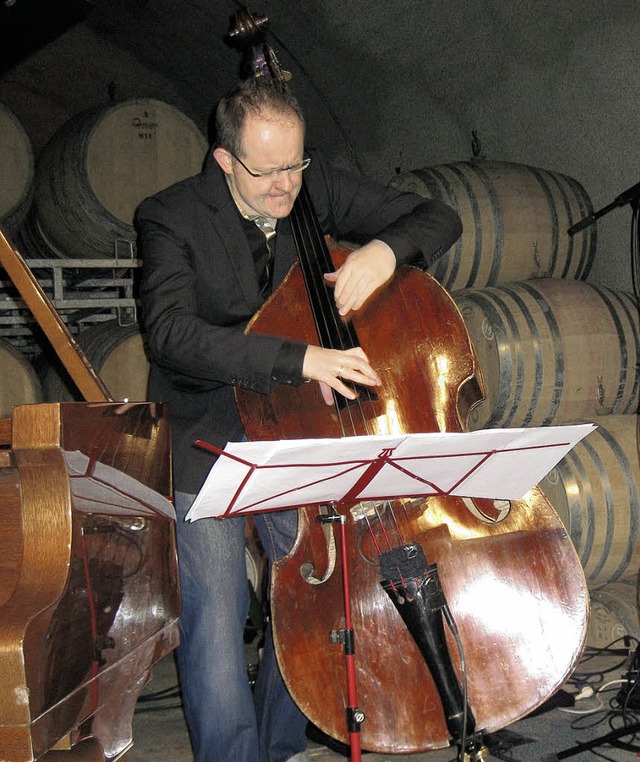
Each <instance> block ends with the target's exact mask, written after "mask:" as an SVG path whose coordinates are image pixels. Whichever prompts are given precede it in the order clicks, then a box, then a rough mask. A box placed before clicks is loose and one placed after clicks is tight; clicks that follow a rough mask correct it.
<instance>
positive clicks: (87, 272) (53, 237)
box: [0, 99, 207, 415]
mask: <svg viewBox="0 0 640 762" xmlns="http://www.w3.org/2000/svg"><path fill="white" fill-rule="evenodd" d="M0 134H2V136H3V140H2V141H0V169H2V172H1V173H0V174H1V176H2V180H1V184H2V187H0V225H2V227H3V229H4V230H5V232H7V233H9V236H10V238H11V239H12V241H13V242H14V244H15V245H16V247H17V248H18V249H19V251H20V253H21V254H22V255H23V256H24V257H25V258H26V259H43V258H46V259H52V260H56V259H58V260H60V259H64V260H73V261H74V262H76V261H78V260H110V261H111V260H112V261H113V262H114V267H113V268H110V269H108V270H104V269H102V270H99V271H94V270H91V269H86V268H77V269H65V271H64V272H65V283H66V284H71V285H70V286H68V288H69V289H70V290H71V291H73V290H74V289H75V290H76V291H77V292H78V294H80V292H81V293H82V296H83V298H84V299H85V300H86V299H87V298H88V297H87V294H88V295H89V296H92V295H95V296H96V297H100V296H101V292H100V288H99V286H95V287H92V286H91V285H90V284H91V283H93V282H95V280H96V276H99V277H100V278H101V279H102V280H104V278H105V277H107V278H108V277H112V278H117V277H118V276H117V272H118V270H117V268H118V267H122V268H126V267H127V261H128V260H129V261H130V260H135V258H136V238H135V230H134V227H133V216H134V212H135V209H136V207H137V206H138V204H139V203H140V202H141V201H142V200H143V199H144V198H146V197H147V196H149V195H152V194H153V193H156V192H157V191H159V190H161V189H162V188H165V187H167V186H169V185H171V184H173V183H175V182H177V181H179V180H182V179H183V178H185V177H187V176H189V175H194V174H196V173H197V172H199V171H200V169H201V168H202V164H203V162H204V159H205V156H206V152H207V142H206V139H205V137H204V135H203V134H202V132H201V131H200V130H199V128H198V127H197V125H196V124H195V123H194V122H193V121H192V120H191V119H190V118H189V117H187V116H186V115H185V114H184V113H183V112H181V111H179V110H178V109H177V108H175V107H174V106H172V105H170V104H168V103H165V102H163V101H160V100H156V99H132V100H126V101H122V102H119V103H113V102H110V103H108V104H105V105H102V106H98V107H94V108H91V109H88V110H85V111H82V112H81V113H79V114H77V115H76V116H74V117H73V118H72V119H70V120H69V121H68V122H66V123H65V124H63V125H62V127H61V128H60V129H59V130H57V131H56V132H55V134H54V135H53V136H52V137H51V139H50V140H49V141H48V143H47V144H46V146H45V147H44V149H43V150H42V152H41V153H40V155H39V156H38V157H37V160H36V161H35V169H34V161H33V157H32V154H31V153H30V150H31V147H30V143H29V140H28V137H27V135H26V132H25V130H24V128H22V126H21V125H20V124H19V123H18V122H17V120H16V118H15V117H14V116H13V115H12V114H11V113H10V112H9V111H8V109H6V108H5V107H2V106H1V105H0ZM65 267H66V265H65ZM36 275H38V272H36ZM47 275H49V273H47ZM87 281H88V283H89V285H87ZM91 288H93V289H94V292H95V294H93V292H92V291H91ZM117 315H119V311H118V310H117V309H116V310H115V311H114V310H111V312H107V314H99V315H92V314H91V312H89V314H88V315H84V314H83V311H82V310H81V309H80V310H75V311H74V313H73V315H72V317H73V319H75V320H76V321H77V322H76V323H75V324H73V325H69V327H70V329H71V330H72V332H73V333H74V334H75V338H76V340H77V342H78V344H79V345H80V346H81V347H82V349H83V350H84V351H85V353H86V354H87V355H88V357H89V360H90V361H92V363H93V364H94V365H95V367H96V370H97V371H98V372H99V373H100V374H101V375H102V376H103V380H105V383H106V385H107V388H108V389H109V390H110V392H111V394H112V396H113V397H114V398H116V399H124V398H128V399H130V400H134V399H135V400H140V399H144V398H145V397H146V381H147V374H148V362H147V360H146V356H145V354H144V339H143V337H142V335H141V332H140V328H139V327H138V325H137V323H135V322H133V323H131V319H130V318H128V322H129V323H130V324H129V325H127V326H122V325H120V324H119V320H118V319H117ZM43 349H44V350H46V348H44V347H43ZM3 351H4V353H5V356H6V357H9V352H8V350H7V349H6V348H4V349H3ZM23 353H24V352H23ZM34 354H35V353H31V356H30V357H29V359H34V365H35V366H37V367H38V368H39V375H38V378H36V380H35V382H34V383H33V384H31V385H26V384H25V385H24V388H29V389H30V394H29V398H24V399H22V398H21V397H20V394H19V392H18V391H17V390H18V389H19V386H20V385H19V384H18V383H14V384H12V385H11V390H10V392H9V391H7V392H6V394H3V395H2V399H3V401H4V406H3V409H4V413H5V415H6V414H8V413H7V412H6V411H7V409H8V410H9V411H10V408H11V406H12V405H15V404H21V403H23V402H30V401H34V399H33V398H35V397H36V396H39V397H43V398H44V400H45V401H56V400H69V399H74V398H76V399H77V398H78V393H77V390H76V389H75V386H74V385H73V384H72V382H71V381H70V380H69V379H67V378H66V377H65V373H64V371H63V369H62V368H61V367H60V365H59V363H58V362H57V361H56V360H55V358H52V355H51V354H50V353H49V352H47V351H45V352H43V356H42V357H35V358H34V357H33V355H34ZM11 358H12V362H13V365H14V366H17V365H18V362H17V360H19V359H20V358H19V355H18V357H16V356H15V355H14V354H12V355H11ZM50 358H51V361H49V360H50ZM25 363H28V360H25ZM18 372H23V373H25V374H26V373H27V371H26V370H24V369H16V371H15V372H14V373H13V374H12V375H13V377H16V376H17V373H18ZM36 382H39V384H40V387H38V386H37V383H36ZM5 386H6V384H5ZM32 387H33V388H32Z"/></svg>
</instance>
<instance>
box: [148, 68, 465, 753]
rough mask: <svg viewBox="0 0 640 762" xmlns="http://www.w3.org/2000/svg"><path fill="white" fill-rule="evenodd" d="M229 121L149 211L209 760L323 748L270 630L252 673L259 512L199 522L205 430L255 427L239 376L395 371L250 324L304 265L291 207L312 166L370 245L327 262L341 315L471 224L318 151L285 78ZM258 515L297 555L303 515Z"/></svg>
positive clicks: (235, 96)
mask: <svg viewBox="0 0 640 762" xmlns="http://www.w3.org/2000/svg"><path fill="white" fill-rule="evenodd" d="M216 130H217V143H216V146H215V148H214V149H213V150H212V151H211V152H210V154H209V155H208V156H207V160H206V163H205V166H204V169H203V171H202V172H201V173H200V174H198V175H196V176H195V177H191V178H189V179H187V180H184V181H182V182H180V183H177V184H176V185H174V186H172V187H170V188H168V189H166V190H164V191H162V192H160V193H158V194H157V195H155V196H153V197H151V198H149V199H146V200H145V201H144V202H143V203H142V204H141V206H140V208H139V210H138V212H137V215H136V227H137V231H138V241H139V251H140V255H141V257H142V259H143V263H144V264H143V274H142V283H141V299H142V312H143V320H144V326H145V330H146V333H147V337H148V342H149V349H150V353H151V360H152V362H151V371H150V377H149V395H150V397H149V399H155V400H164V401H166V402H168V403H169V409H170V412H171V419H172V430H173V456H174V485H175V504H176V509H177V513H178V522H177V536H178V560H179V568H180V575H181V588H182V616H181V619H180V630H181V645H180V647H179V648H178V652H177V653H178V665H179V671H180V680H181V687H182V695H183V699H184V706H185V713H186V718H187V723H188V727H189V731H190V734H191V739H192V744H193V748H194V754H195V759H196V761H197V762H205V761H207V762H223V761H228V762H256V761H257V760H261V762H285V760H296V761H298V760H304V759H305V758H306V746H307V742H306V735H305V729H306V720H305V718H304V716H303V715H302V714H301V712H300V711H299V710H298V709H297V707H296V706H295V704H294V703H293V701H292V700H291V698H290V697H289V694H288V692H287V690H286V688H285V686H284V683H283V681H282V678H281V677H280V673H279V670H278V667H277V664H276V662H275V655H274V652H273V646H272V642H271V638H270V635H269V634H267V637H266V645H265V649H264V655H263V658H262V661H261V665H260V669H259V674H258V679H257V683H256V688H255V695H254V696H252V695H251V689H250V686H249V683H248V681H247V676H246V664H245V652H244V640H243V633H244V627H245V622H246V617H247V611H248V606H249V596H248V590H247V578H246V566H245V529H244V520H243V519H241V518H229V519H225V520H223V521H218V520H215V519H202V520H199V521H197V522H193V523H189V522H185V521H184V516H185V515H186V513H187V511H188V509H189V507H190V505H191V503H192V502H193V500H194V498H195V495H196V493H197V492H198V490H199V489H200V487H201V485H202V483H203V481H204V479H205V477H206V475H207V473H208V471H209V469H210V468H211V465H212V460H211V455H210V454H209V453H207V452H204V451H201V450H199V449H197V448H195V447H194V444H193V443H194V441H195V440H198V439H202V440H205V441H207V442H209V443H211V444H214V445H216V446H218V447H220V448H223V447H224V446H225V445H226V443H227V442H229V441H239V440H241V439H242V438H243V436H244V431H243V427H242V424H241V421H240V418H239V415H238V411H237V408H236V403H235V398H234V387H241V388H245V389H250V390H253V391H256V392H261V393H264V394H269V393H270V392H271V391H272V390H273V389H274V388H275V387H276V386H277V385H279V384H291V385H298V384H302V383H303V382H305V381H310V382H317V383H318V384H319V387H320V392H321V394H322V396H323V398H324V400H325V402H326V403H327V404H333V403H334V393H335V394H338V395H344V396H345V397H347V398H349V399H352V398H353V397H354V396H355V392H354V391H353V390H352V389H351V388H349V386H347V385H345V383H344V382H345V381H347V382H352V383H357V384H359V385H365V386H372V387H375V386H377V385H379V384H380V378H379V376H378V374H377V373H376V371H375V369H374V368H372V367H371V365H370V364H369V362H368V360H367V357H366V355H365V354H364V352H363V351H362V350H361V349H359V348H355V349H349V350H344V351H343V350H334V349H325V348H322V347H320V346H313V345H307V344H305V343H302V342H296V341H291V340H288V339H286V338H282V337H278V336H266V335H257V334H251V333H245V329H246V327H247V324H248V322H249V321H250V319H251V318H252V316H253V315H254V314H255V313H256V312H257V311H258V310H259V309H260V307H261V305H262V304H263V303H264V301H265V299H266V298H267V297H268V295H269V294H270V293H271V292H272V290H274V289H275V288H277V287H278V285H279V284H280V283H281V282H282V280H283V279H284V276H285V275H286V274H287V272H288V270H289V269H290V267H291V266H292V264H293V262H294V259H295V256H296V253H295V245H294V241H293V235H292V230H291V225H290V220H289V219H288V217H289V214H290V212H291V210H292V208H293V205H294V202H295V201H296V198H297V196H298V193H299V192H300V189H301V186H302V182H303V177H304V181H305V184H306V186H307V189H308V192H309V194H310V197H311V199H312V201H313V204H314V207H315V210H316V213H317V216H318V220H319V224H320V226H321V229H322V231H323V233H325V234H330V235H331V236H333V237H334V238H336V239H347V240H352V241H358V242H365V243H364V245H362V246H361V248H359V249H357V250H356V251H354V252H353V253H351V254H350V255H349V257H348V258H347V259H346V261H345V263H344V264H343V265H342V266H341V267H340V268H339V269H338V270H337V271H336V272H333V273H327V274H326V280H327V281H328V282H329V283H330V284H332V285H333V286H334V298H335V302H336V305H337V308H338V309H339V312H340V314H342V315H345V314H346V313H348V312H349V311H351V310H358V309H359V308H360V307H361V306H362V305H363V304H364V302H365V301H366V299H367V298H368V297H369V296H370V295H371V294H372V293H373V292H374V291H375V290H376V289H378V288H379V287H381V286H382V285H383V284H384V283H385V282H386V281H388V280H389V279H390V278H391V276H392V274H393V272H394V269H395V268H396V266H397V265H398V264H404V263H408V262H412V263H417V264H420V265H421V266H423V267H425V266H427V265H429V264H431V263H432V262H433V261H435V259H436V258H437V257H438V256H440V255H441V254H443V253H444V252H445V251H447V249H449V247H450V246H451V245H452V244H453V243H454V242H455V241H456V240H457V238H458V237H459V236H460V233H461V224H460V220H459V218H458V216H457V214H456V213H455V212H454V211H453V210H452V209H450V208H449V207H448V206H446V205H445V204H442V203H440V202H437V201H432V200H425V199H422V198H420V197H419V196H417V195H415V194H411V193H401V192H399V191H396V190H394V189H391V188H388V187H384V186H382V185H380V184H378V183H376V182H373V181H372V180H369V179H367V178H365V177H362V176H355V175H351V174H349V173H347V172H345V171H343V170H339V169H336V168H334V167H332V166H330V165H329V164H328V163H327V161H326V160H325V158H324V157H323V156H322V154H321V153H319V152H315V151H311V150H310V151H307V150H305V144H304V138H305V122H304V117H303V114H302V112H301V109H300V106H299V104H298V102H297V101H296V99H295V98H294V97H293V96H292V95H291V93H290V92H289V91H287V90H286V89H283V88H278V87H275V86H274V85H272V84H270V83H263V82H261V81H259V80H258V81H254V80H251V81H248V82H246V83H243V84H242V85H240V86H239V87H237V88H236V89H235V90H233V91H232V92H231V93H229V94H228V95H227V96H225V97H224V98H222V100H221V101H220V103H219V105H218V108H217V112H216ZM255 520H256V526H257V529H258V532H259V535H260V539H261V541H262V543H263V546H264V548H265V550H266V553H267V555H268V558H269V560H270V562H273V561H274V560H275V559H277V558H279V557H281V556H283V555H284V554H286V553H287V551H288V550H289V548H290V547H291V545H292V543H293V539H294V537H295V532H296V512H295V511H282V512H276V513H267V514H263V515H258V516H256V517H255ZM309 658H312V655H311V654H310V655H309ZM254 700H255V708H254Z"/></svg>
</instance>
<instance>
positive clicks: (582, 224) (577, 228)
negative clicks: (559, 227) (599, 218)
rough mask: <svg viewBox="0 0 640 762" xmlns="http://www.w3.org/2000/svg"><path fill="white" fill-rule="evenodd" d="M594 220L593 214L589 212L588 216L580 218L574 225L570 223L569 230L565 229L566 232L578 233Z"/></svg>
mask: <svg viewBox="0 0 640 762" xmlns="http://www.w3.org/2000/svg"><path fill="white" fill-rule="evenodd" d="M595 221H596V216H595V214H590V215H589V216H588V217H585V218H584V219H582V220H580V222H576V224H575V225H572V226H571V227H570V228H569V230H567V233H568V234H569V235H575V234H576V233H579V232H580V231H581V230H583V229H584V228H588V227H589V225H591V224H592V223H594V222H595Z"/></svg>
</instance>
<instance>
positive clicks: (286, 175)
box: [276, 169, 293, 193]
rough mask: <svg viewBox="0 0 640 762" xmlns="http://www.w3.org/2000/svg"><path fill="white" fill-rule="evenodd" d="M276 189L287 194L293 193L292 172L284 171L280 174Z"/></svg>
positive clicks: (277, 178)
mask: <svg viewBox="0 0 640 762" xmlns="http://www.w3.org/2000/svg"><path fill="white" fill-rule="evenodd" d="M276 188H278V190H282V191H285V192H286V193H290V192H291V190H292V189H293V180H292V176H291V171H290V170H288V169H283V170H281V171H280V172H278V176H277V177H276Z"/></svg>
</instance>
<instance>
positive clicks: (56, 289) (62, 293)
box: [0, 257, 142, 356]
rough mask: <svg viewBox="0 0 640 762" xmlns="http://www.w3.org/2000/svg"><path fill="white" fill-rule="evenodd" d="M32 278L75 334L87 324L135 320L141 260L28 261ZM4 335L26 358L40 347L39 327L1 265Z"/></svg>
mask: <svg viewBox="0 0 640 762" xmlns="http://www.w3.org/2000/svg"><path fill="white" fill-rule="evenodd" d="M26 262H27V264H28V265H29V267H30V268H31V271H32V272H33V274H34V276H35V277H36V279H37V280H38V282H39V284H40V285H41V287H42V288H43V290H44V292H45V293H46V295H47V296H48V297H49V299H50V300H51V302H52V303H53V306H54V307H55V309H56V311H57V312H58V314H59V315H60V317H61V319H62V320H63V321H64V323H65V324H66V325H67V327H68V329H69V331H70V332H71V333H72V334H77V333H80V332H81V331H82V330H83V329H84V328H85V327H87V326H88V325H93V324H95V323H100V322H106V321H109V320H114V321H117V324H118V325H121V326H122V325H131V324H133V323H135V322H136V320H137V311H138V304H137V300H136V297H135V280H136V270H137V269H138V268H140V266H141V264H142V262H141V260H139V259H134V258H133V257H123V258H117V259H115V258H114V259H27V260H26ZM0 338H4V339H5V340H7V341H9V342H10V343H11V344H13V345H14V346H15V347H16V348H17V349H19V350H20V351H21V352H23V353H24V354H26V355H27V356H34V355H36V354H39V353H40V352H41V351H42V345H41V338H40V334H39V331H38V326H37V324H36V322H35V320H34V318H33V315H32V314H31V311H30V310H29V308H28V307H27V306H26V304H25V302H24V300H23V299H22V298H21V297H20V295H19V293H18V291H17V289H16V288H15V287H14V285H13V283H12V282H11V280H10V279H9V277H8V276H7V274H6V272H5V271H4V269H2V268H0Z"/></svg>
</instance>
